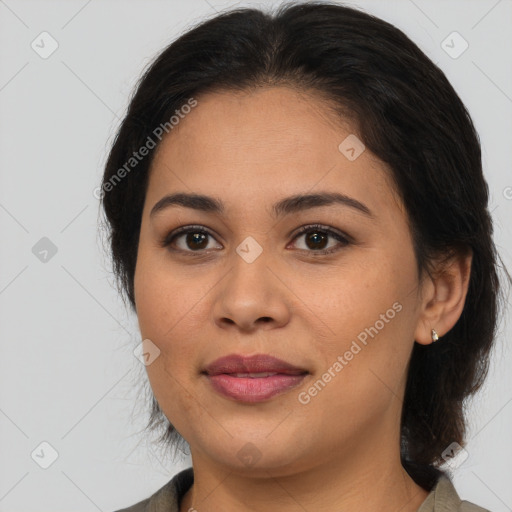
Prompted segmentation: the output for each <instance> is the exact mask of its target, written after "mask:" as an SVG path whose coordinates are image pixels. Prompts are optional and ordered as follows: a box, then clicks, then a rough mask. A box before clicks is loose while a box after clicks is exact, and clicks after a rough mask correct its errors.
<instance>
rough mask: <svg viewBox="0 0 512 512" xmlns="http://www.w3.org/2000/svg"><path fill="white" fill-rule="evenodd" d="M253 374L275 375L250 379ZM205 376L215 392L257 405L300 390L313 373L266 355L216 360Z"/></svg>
mask: <svg viewBox="0 0 512 512" xmlns="http://www.w3.org/2000/svg"><path fill="white" fill-rule="evenodd" d="M250 373H251V374H265V373H269V374H271V375H253V376H249V375H247V374H250ZM203 374H204V375H205V376H206V378H207V379H208V381H209V383H210V384H211V386H212V387H213V389H214V390H215V391H216V392H217V393H220V394H221V395H223V396H224V397H227V398H230V399H232V400H236V401H240V402H249V403H255V402H261V401H264V400H269V399H270V398H272V397H274V396H276V395H278V394H281V393H284V392H285V391H288V390H290V389H292V388H294V387H296V386H298V385H299V384H300V383H301V382H302V381H303V380H304V378H305V377H306V375H308V374H309V372H308V371H307V370H305V369H304V368H300V367H297V366H294V365H292V364H290V363H287V362H286V361H283V360H281V359H277V358H275V357H273V356H269V355H266V354H257V355H254V356H242V355H239V354H231V355H228V356H225V357H221V358H219V359H216V360H215V361H214V362H213V363H211V364H209V365H208V366H207V367H206V368H205V370H204V371H203Z"/></svg>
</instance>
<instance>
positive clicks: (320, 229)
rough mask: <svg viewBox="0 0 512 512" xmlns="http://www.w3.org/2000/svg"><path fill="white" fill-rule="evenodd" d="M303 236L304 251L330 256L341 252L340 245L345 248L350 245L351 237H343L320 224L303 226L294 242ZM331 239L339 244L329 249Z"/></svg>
mask: <svg viewBox="0 0 512 512" xmlns="http://www.w3.org/2000/svg"><path fill="white" fill-rule="evenodd" d="M303 236H304V243H305V249H303V250H306V251H307V252H313V253H315V254H330V253H333V252H336V251H339V250H340V245H341V246H342V247H345V246H346V245H349V244H350V241H349V237H347V236H343V235H342V234H341V233H338V232H337V231H333V230H332V229H329V228H327V227H324V226H321V225H319V224H315V225H311V226H303V227H302V228H300V230H299V233H298V234H297V235H296V236H295V238H294V240H297V239H298V238H300V237H303ZM329 238H334V239H335V240H337V241H338V242H339V243H338V244H334V246H331V247H329V246H328V241H329ZM326 247H327V248H326Z"/></svg>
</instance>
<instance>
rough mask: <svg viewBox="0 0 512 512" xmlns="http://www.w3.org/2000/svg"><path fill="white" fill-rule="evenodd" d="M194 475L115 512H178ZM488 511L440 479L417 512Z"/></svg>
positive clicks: (187, 472)
mask: <svg viewBox="0 0 512 512" xmlns="http://www.w3.org/2000/svg"><path fill="white" fill-rule="evenodd" d="M193 482H194V473H193V471H192V468H187V469H184V470H183V471H181V472H180V473H178V474H177V475H175V476H174V477H173V478H172V479H171V480H170V481H169V482H167V483H166V484H165V485H164V486H163V487H161V488H160V489H159V490H158V491H156V492H155V493H154V494H153V495H152V496H150V497H149V498H146V499H145V500H143V501H139V503H136V504H135V505H132V506H131V507H129V508H123V509H122V510H117V511H116V512H179V510H180V507H179V504H180V500H181V498H183V496H184V495H185V494H186V492H187V491H188V490H189V489H190V487H191V486H192V483H193ZM451 511H454V512H455V511H456V512H489V510H487V509H484V508H481V507H478V506H476V505H473V504H472V503H469V502H468V501H461V499H460V498H459V496H458V494H457V491H456V490H455V487H454V486H453V484H452V482H451V481H450V480H449V478H448V477H446V476H442V477H440V478H439V480H438V481H437V483H436V485H435V486H434V488H433V489H432V491H431V492H430V494H429V495H428V496H427V498H426V499H425V501H424V502H423V503H422V504H421V506H420V508H419V509H418V510H417V512H451Z"/></svg>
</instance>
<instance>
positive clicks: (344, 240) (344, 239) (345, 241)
mask: <svg viewBox="0 0 512 512" xmlns="http://www.w3.org/2000/svg"><path fill="white" fill-rule="evenodd" d="M308 232H320V233H321V234H325V235H328V236H332V237H333V238H335V239H336V240H338V242H341V247H340V246H339V245H338V246H336V247H334V248H331V249H320V250H317V251H315V250H306V249H300V250H302V251H305V252H309V253H312V254H313V255H318V256H321V255H327V254H332V253H335V252H338V251H339V250H341V248H343V247H346V246H347V245H350V244H351V243H352V240H351V238H350V237H349V236H347V235H342V234H341V233H338V232H337V231H333V230H332V229H330V228H327V227H325V226H322V225H320V224H311V225H308V226H302V227H301V228H300V229H299V231H298V232H297V233H296V234H295V236H294V238H293V240H296V239H297V238H299V236H301V235H303V234H304V233H308ZM189 233H201V234H205V235H209V236H211V237H212V238H215V237H214V236H213V235H212V233H210V232H209V231H208V230H207V229H205V228H204V227H202V226H183V227H181V228H178V229H176V230H174V231H172V232H171V233H169V234H168V235H167V236H166V237H165V238H164V239H163V240H162V242H161V246H162V247H164V248H165V247H168V246H170V245H171V243H172V242H173V241H174V240H175V239H176V238H178V237H179V236H181V235H186V234H189ZM171 250H172V251H175V252H181V253H186V254H187V255H190V256H200V255H204V252H205V249H201V250H197V251H191V250H183V249H171Z"/></svg>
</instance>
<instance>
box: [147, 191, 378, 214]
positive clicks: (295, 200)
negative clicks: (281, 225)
mask: <svg viewBox="0 0 512 512" xmlns="http://www.w3.org/2000/svg"><path fill="white" fill-rule="evenodd" d="M333 204H341V205H342V206H346V207H349V208H352V209H354V210H356V211H358V212H360V213H363V214H364V215H366V216H368V217H370V218H374V214H373V213H372V212H371V210H370V209H369V208H368V206H366V205H365V204H364V203H361V202H360V201H358V200H357V199H354V198H353V197H349V196H347V195H345V194H341V193H338V192H319V193H316V194H297V195H294V196H290V197H287V198H285V199H282V200H280V201H278V202H277V203H275V204H274V205H273V206H272V213H273V216H274V217H283V216H285V215H290V214H292V213H297V212H300V211H303V210H309V209H310V208H317V207H320V206H329V205H333ZM170 206H183V207H185V208H191V209H194V210H198V211H202V212H207V213H215V214H219V215H223V214H224V212H225V207H224V204H223V202H222V200H221V199H218V198H215V197H210V196H205V195H202V194H190V193H183V192H180V193H176V194H169V195H166V196H164V197H162V199H160V200H159V201H158V202H157V203H156V204H155V205H154V206H153V208H152V209H151V212H150V214H149V216H150V217H153V216H154V215H156V214H157V213H159V212H161V211H162V210H164V209H166V208H168V207H170Z"/></svg>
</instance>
